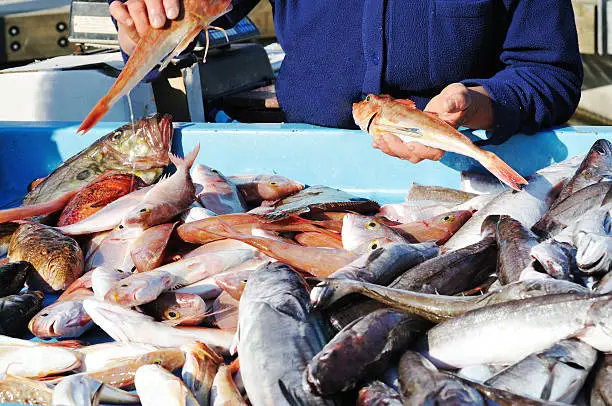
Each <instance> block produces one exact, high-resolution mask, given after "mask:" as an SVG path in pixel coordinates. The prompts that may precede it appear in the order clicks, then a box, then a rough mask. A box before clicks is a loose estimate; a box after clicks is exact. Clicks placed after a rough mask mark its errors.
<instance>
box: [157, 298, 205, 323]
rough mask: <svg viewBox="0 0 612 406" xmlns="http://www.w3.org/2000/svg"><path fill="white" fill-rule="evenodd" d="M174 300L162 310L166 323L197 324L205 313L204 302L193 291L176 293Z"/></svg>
mask: <svg viewBox="0 0 612 406" xmlns="http://www.w3.org/2000/svg"><path fill="white" fill-rule="evenodd" d="M173 296H174V300H173V301H172V302H171V303H169V305H168V306H167V307H166V308H165V309H164V310H163V312H162V320H163V321H164V322H167V323H168V324H198V323H199V322H201V321H202V320H203V319H204V317H205V315H206V302H205V301H204V299H202V298H201V297H200V296H198V295H195V294H193V293H176V294H174V295H173Z"/></svg>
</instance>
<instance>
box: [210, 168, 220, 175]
mask: <svg viewBox="0 0 612 406" xmlns="http://www.w3.org/2000/svg"><path fill="white" fill-rule="evenodd" d="M210 171H211V172H212V173H216V174H218V173H219V171H218V170H216V169H211V170H210Z"/></svg>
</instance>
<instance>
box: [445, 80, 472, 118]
mask: <svg viewBox="0 0 612 406" xmlns="http://www.w3.org/2000/svg"><path fill="white" fill-rule="evenodd" d="M446 90H447V91H446V92H445V93H446V95H445V96H446V97H445V102H444V108H445V110H446V112H447V113H459V112H462V111H465V110H467V109H468V108H469V107H470V105H471V103H472V100H471V97H470V92H469V90H468V89H467V88H466V87H465V86H463V85H462V84H459V83H457V84H453V85H450V86H448V87H447V88H446Z"/></svg>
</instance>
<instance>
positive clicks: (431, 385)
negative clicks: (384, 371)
mask: <svg viewBox="0 0 612 406" xmlns="http://www.w3.org/2000/svg"><path fill="white" fill-rule="evenodd" d="M399 377H400V393H401V396H402V399H403V401H404V405H414V406H417V405H419V406H420V405H442V404H448V405H483V406H484V405H485V404H486V403H485V401H484V399H483V398H482V396H481V395H480V393H478V391H476V390H474V389H472V388H471V387H470V386H468V385H466V384H464V383H463V382H461V381H460V380H459V379H454V378H453V377H451V376H449V375H445V374H443V373H440V372H439V371H438V370H437V369H436V367H435V366H433V365H432V364H431V362H429V361H428V360H427V359H425V358H424V357H422V356H421V355H420V354H418V353H416V352H413V351H406V352H405V353H404V355H402V358H401V359H400V363H399Z"/></svg>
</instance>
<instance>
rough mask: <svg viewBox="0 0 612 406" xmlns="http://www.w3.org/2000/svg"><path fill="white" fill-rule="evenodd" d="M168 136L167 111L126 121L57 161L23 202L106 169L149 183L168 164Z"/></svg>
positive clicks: (63, 189) (47, 197)
mask: <svg viewBox="0 0 612 406" xmlns="http://www.w3.org/2000/svg"><path fill="white" fill-rule="evenodd" d="M133 128H135V129H136V133H134V131H133ZM171 140H172V117H170V116H169V115H167V114H166V115H164V116H162V115H161V114H155V115H153V116H150V117H143V118H141V119H140V120H138V121H137V122H136V123H135V124H134V125H133V126H132V123H127V124H126V125H124V126H122V127H119V128H118V129H116V130H114V131H111V132H110V133H108V134H106V135H105V136H104V137H102V138H100V139H99V140H97V141H96V142H94V143H93V144H92V145H90V146H89V147H88V148H86V149H84V150H83V151H81V152H79V153H78V154H76V155H74V156H73V157H71V158H70V159H68V160H67V161H66V162H64V163H63V164H62V165H60V166H59V167H58V168H57V169H56V170H54V171H53V172H52V173H51V174H50V175H49V176H47V177H46V178H45V180H43V181H42V182H40V183H39V184H38V185H37V186H36V187H35V188H34V189H32V190H31V191H30V193H28V194H27V196H26V197H25V199H24V204H26V205H27V204H34V203H42V202H46V201H48V200H53V199H55V198H57V197H60V196H62V195H63V194H65V193H68V192H70V191H73V190H75V189H78V188H81V187H83V186H85V185H87V184H88V183H89V182H91V181H92V180H94V179H95V178H96V177H97V176H98V175H100V174H102V173H104V172H106V171H107V170H110V169H114V170H117V171H119V172H125V173H134V174H135V175H137V176H138V177H140V178H141V179H142V180H144V181H145V183H146V184H147V185H150V184H152V183H154V182H155V181H156V180H157V179H159V177H160V176H161V173H162V170H163V168H164V167H165V166H166V165H168V162H169V161H168V151H169V149H170V145H171Z"/></svg>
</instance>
